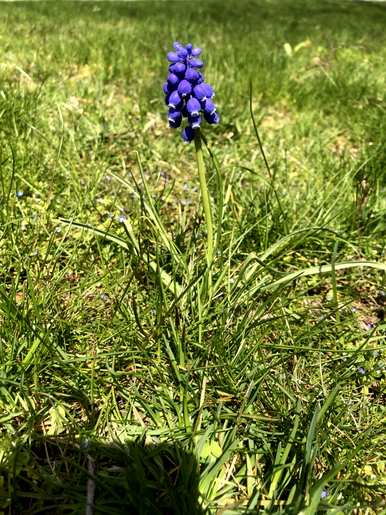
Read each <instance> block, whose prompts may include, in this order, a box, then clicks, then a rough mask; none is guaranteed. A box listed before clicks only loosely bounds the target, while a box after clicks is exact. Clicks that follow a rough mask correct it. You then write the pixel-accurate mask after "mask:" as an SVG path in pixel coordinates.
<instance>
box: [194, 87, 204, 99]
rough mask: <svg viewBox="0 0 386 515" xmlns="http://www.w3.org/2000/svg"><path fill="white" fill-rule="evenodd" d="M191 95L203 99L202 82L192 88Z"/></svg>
mask: <svg viewBox="0 0 386 515" xmlns="http://www.w3.org/2000/svg"><path fill="white" fill-rule="evenodd" d="M193 95H194V96H195V97H196V98H197V100H205V99H206V95H205V88H203V87H202V84H198V85H197V86H195V87H194V88H193Z"/></svg>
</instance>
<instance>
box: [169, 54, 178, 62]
mask: <svg viewBox="0 0 386 515" xmlns="http://www.w3.org/2000/svg"><path fill="white" fill-rule="evenodd" d="M167 58H168V61H170V62H171V63H177V62H178V61H179V60H180V58H179V57H178V55H177V54H176V53H175V52H169V53H168V55H167Z"/></svg>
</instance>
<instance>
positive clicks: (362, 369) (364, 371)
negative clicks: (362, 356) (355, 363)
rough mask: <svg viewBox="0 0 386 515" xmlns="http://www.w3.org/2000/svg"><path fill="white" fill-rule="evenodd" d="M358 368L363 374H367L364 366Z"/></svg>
mask: <svg viewBox="0 0 386 515" xmlns="http://www.w3.org/2000/svg"><path fill="white" fill-rule="evenodd" d="M357 370H358V372H359V373H360V374H361V375H362V376H364V375H365V374H366V370H365V369H364V368H363V367H358V368H357Z"/></svg>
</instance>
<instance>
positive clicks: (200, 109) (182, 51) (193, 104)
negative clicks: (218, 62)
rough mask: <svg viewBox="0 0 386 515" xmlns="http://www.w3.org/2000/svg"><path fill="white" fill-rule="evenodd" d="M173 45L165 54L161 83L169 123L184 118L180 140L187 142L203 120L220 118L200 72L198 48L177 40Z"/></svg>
mask: <svg viewBox="0 0 386 515" xmlns="http://www.w3.org/2000/svg"><path fill="white" fill-rule="evenodd" d="M173 46H174V50H175V52H169V53H168V54H167V58H168V61H169V62H170V65H169V74H168V76H167V79H166V82H165V83H164V85H163V92H164V93H165V102H166V105H167V106H168V108H169V110H168V120H169V126H170V127H172V128H173V129H176V128H178V127H180V126H181V124H182V120H183V119H184V118H187V121H188V124H187V125H186V127H185V128H184V129H183V130H182V132H181V136H182V139H183V140H184V141H186V142H190V141H192V140H194V138H195V135H196V133H197V130H198V129H200V127H201V123H202V120H203V119H204V120H206V121H207V122H208V123H209V124H217V123H219V121H220V117H219V115H218V113H217V109H216V106H215V104H214V103H213V100H212V99H213V96H214V92H213V88H212V87H211V86H210V85H209V84H207V83H206V82H205V79H204V75H203V73H202V71H201V69H202V67H203V62H202V61H201V60H200V59H198V56H199V55H200V54H201V48H195V47H193V45H192V44H191V43H188V44H187V45H186V46H183V45H181V43H179V42H178V41H176V42H175V43H174V44H173Z"/></svg>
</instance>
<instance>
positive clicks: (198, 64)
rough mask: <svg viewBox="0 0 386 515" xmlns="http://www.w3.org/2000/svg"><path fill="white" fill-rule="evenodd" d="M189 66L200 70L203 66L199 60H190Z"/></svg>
mask: <svg viewBox="0 0 386 515" xmlns="http://www.w3.org/2000/svg"><path fill="white" fill-rule="evenodd" d="M189 64H190V66H191V67H192V68H202V67H203V66H204V63H203V62H202V61H200V59H192V60H191V61H190V62H189Z"/></svg>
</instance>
